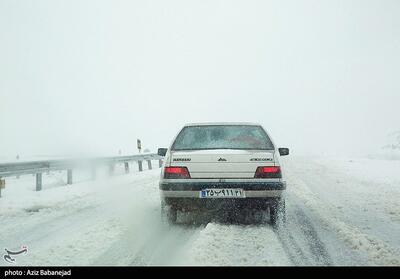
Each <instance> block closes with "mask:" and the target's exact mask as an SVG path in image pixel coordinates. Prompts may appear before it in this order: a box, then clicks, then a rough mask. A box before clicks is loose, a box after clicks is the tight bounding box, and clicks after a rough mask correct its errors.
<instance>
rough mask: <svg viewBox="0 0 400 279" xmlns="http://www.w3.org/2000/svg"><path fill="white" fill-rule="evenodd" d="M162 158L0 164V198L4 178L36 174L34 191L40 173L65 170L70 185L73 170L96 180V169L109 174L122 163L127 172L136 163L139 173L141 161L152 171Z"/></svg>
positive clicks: (39, 185) (39, 184)
mask: <svg viewBox="0 0 400 279" xmlns="http://www.w3.org/2000/svg"><path fill="white" fill-rule="evenodd" d="M162 158H163V157H161V156H159V155H158V154H156V153H147V154H138V155H130V156H116V157H97V158H85V159H66V160H47V161H31V162H17V163H5V164H0V197H1V189H2V188H3V189H4V187H5V180H4V178H5V177H10V176H17V177H18V176H20V175H26V174H36V191H40V190H41V189H42V173H48V172H50V171H60V170H67V184H72V171H73V169H91V170H92V179H95V178H96V168H98V167H99V166H108V167H109V171H110V173H112V172H113V171H114V168H115V165H116V164H118V163H124V165H125V172H126V173H128V172H129V162H138V168H139V171H142V170H143V161H147V165H148V169H152V164H151V161H152V160H158V161H159V167H161V165H162Z"/></svg>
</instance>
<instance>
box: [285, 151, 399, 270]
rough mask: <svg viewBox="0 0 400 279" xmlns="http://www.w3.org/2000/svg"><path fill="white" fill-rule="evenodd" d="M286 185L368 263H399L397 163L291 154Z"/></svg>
mask: <svg viewBox="0 0 400 279" xmlns="http://www.w3.org/2000/svg"><path fill="white" fill-rule="evenodd" d="M286 165H287V166H286V167H287V169H288V170H290V171H289V173H288V174H289V177H288V182H289V184H288V187H289V190H288V191H289V192H290V193H291V194H293V195H294V196H295V197H296V199H298V201H300V202H302V203H303V204H304V206H306V207H308V208H309V209H310V211H312V212H313V213H315V214H316V216H318V218H319V219H320V221H321V224H322V225H323V226H325V227H326V228H327V229H329V230H333V231H334V232H335V233H336V234H337V235H338V236H339V237H340V238H341V239H342V240H344V241H345V242H346V243H347V244H348V246H349V247H350V248H351V249H353V250H357V251H359V252H361V253H364V254H365V255H367V257H368V264H371V265H399V264H400V237H399V236H400V218H399V217H400V206H399V201H400V183H399V182H400V171H399V170H400V162H398V161H385V160H370V159H338V158H307V157H303V158H295V157H294V158H292V160H290V161H289V160H288V161H287V162H286Z"/></svg>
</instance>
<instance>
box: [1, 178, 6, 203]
mask: <svg viewBox="0 0 400 279" xmlns="http://www.w3.org/2000/svg"><path fill="white" fill-rule="evenodd" d="M5 187H6V180H5V179H2V178H1V177H0V198H1V189H4V188H5Z"/></svg>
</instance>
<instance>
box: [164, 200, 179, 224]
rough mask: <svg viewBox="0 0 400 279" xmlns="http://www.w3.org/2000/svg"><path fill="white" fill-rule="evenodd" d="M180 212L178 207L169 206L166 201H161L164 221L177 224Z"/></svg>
mask: <svg viewBox="0 0 400 279" xmlns="http://www.w3.org/2000/svg"><path fill="white" fill-rule="evenodd" d="M177 216H178V212H177V210H176V208H173V207H171V206H168V205H166V204H165V202H164V201H163V202H161V220H162V221H163V223H167V224H175V223H176V220H177Z"/></svg>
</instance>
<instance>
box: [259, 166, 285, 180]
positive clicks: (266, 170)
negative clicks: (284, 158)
mask: <svg viewBox="0 0 400 279" xmlns="http://www.w3.org/2000/svg"><path fill="white" fill-rule="evenodd" d="M254 178H282V172H281V167H275V166H271V167H258V168H257V170H256V174H255V175H254Z"/></svg>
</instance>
